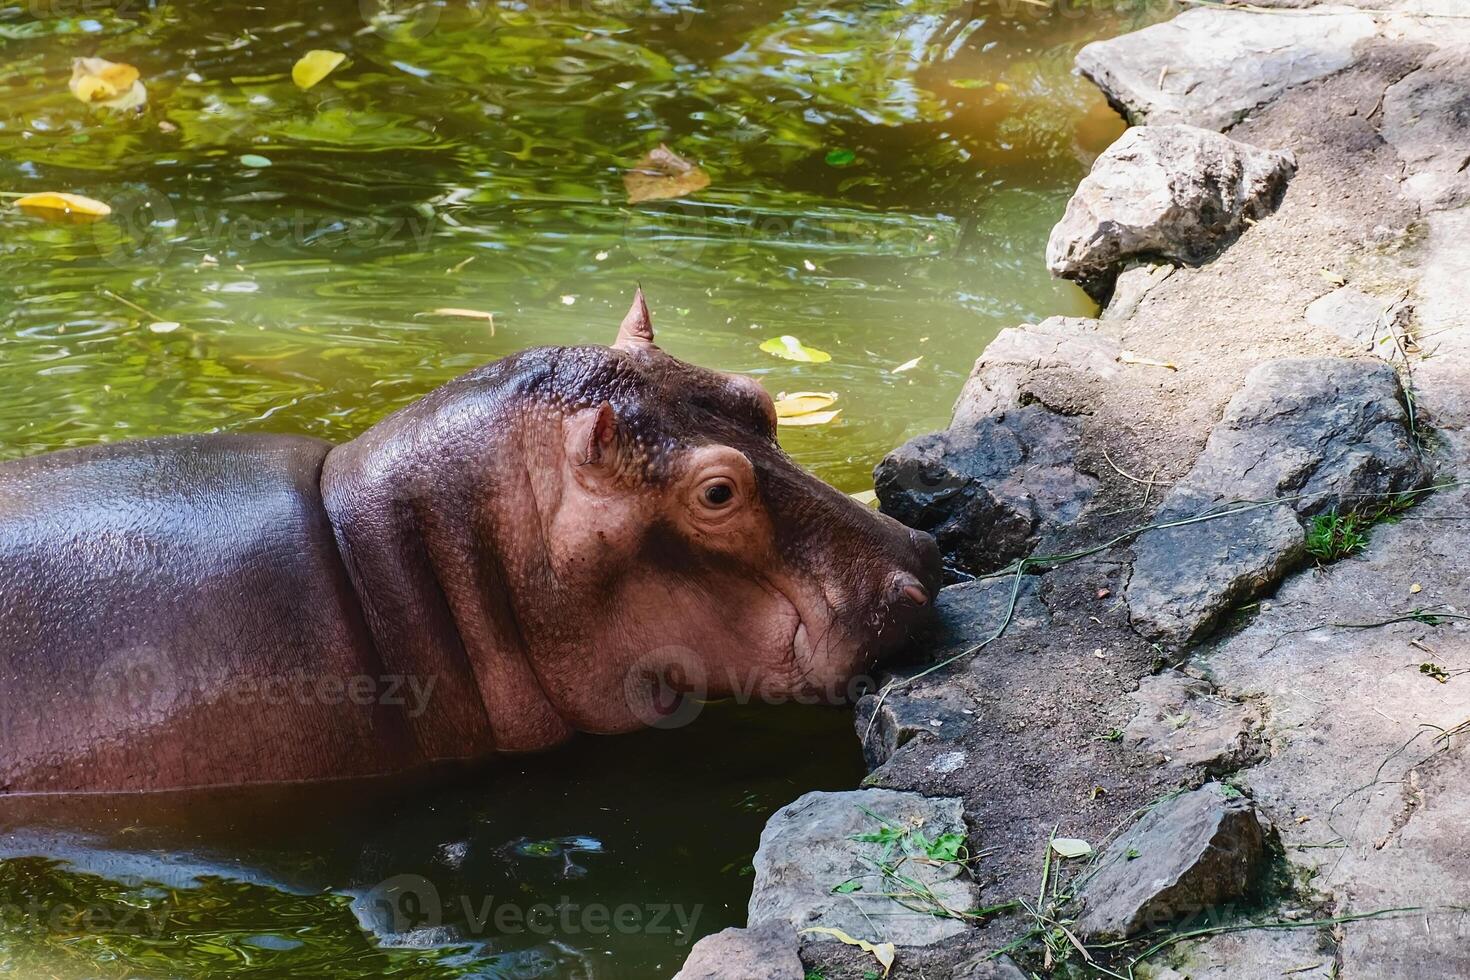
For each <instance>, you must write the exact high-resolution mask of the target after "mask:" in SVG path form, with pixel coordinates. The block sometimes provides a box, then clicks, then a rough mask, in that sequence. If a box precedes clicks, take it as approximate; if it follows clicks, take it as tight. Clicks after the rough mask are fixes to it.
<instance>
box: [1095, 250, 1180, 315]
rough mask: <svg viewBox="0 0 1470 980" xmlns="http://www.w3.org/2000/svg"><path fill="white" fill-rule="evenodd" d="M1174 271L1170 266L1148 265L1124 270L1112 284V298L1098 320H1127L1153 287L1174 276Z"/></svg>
mask: <svg viewBox="0 0 1470 980" xmlns="http://www.w3.org/2000/svg"><path fill="white" fill-rule="evenodd" d="M1174 269H1175V266H1172V265H1151V264H1148V263H1145V264H1142V265H1134V266H1130V267H1129V268H1126V269H1124V270H1123V271H1122V272H1121V273H1119V274H1118V279H1117V281H1116V282H1115V283H1113V295H1112V298H1111V299H1109V300H1108V305H1107V308H1106V309H1104V310H1103V311H1102V315H1101V316H1100V317H1099V319H1102V320H1126V319H1128V318H1129V317H1130V316H1132V315H1133V314H1135V313H1137V312H1138V306H1139V304H1140V303H1142V302H1143V298H1144V297H1145V296H1147V295H1148V294H1149V293H1150V292H1151V291H1152V290H1153V288H1154V287H1155V286H1157V285H1158V284H1159V283H1161V282H1163V281H1164V280H1165V279H1168V278H1169V277H1170V276H1172V275H1173V274H1174Z"/></svg>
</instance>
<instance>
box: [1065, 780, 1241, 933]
mask: <svg viewBox="0 0 1470 980" xmlns="http://www.w3.org/2000/svg"><path fill="white" fill-rule="evenodd" d="M1266 865H1267V858H1266V831H1265V829H1264V828H1263V827H1262V826H1261V821H1260V819H1259V818H1258V817H1257V815H1256V810H1255V806H1254V805H1253V804H1252V803H1251V801H1250V800H1248V799H1246V798H1245V797H1244V796H1241V795H1240V793H1239V792H1238V791H1234V790H1228V789H1227V788H1226V787H1224V786H1222V785H1221V784H1219V783H1207V784H1205V785H1204V786H1202V787H1200V788H1199V789H1197V790H1194V791H1193V792H1189V793H1184V794H1181V795H1179V796H1176V797H1174V798H1173V799H1170V800H1165V801H1164V802H1163V803H1160V804H1159V805H1157V806H1155V807H1154V808H1153V809H1152V810H1150V811H1149V812H1148V813H1146V814H1145V815H1144V816H1143V817H1142V818H1141V819H1139V821H1138V822H1137V823H1136V824H1134V825H1133V826H1132V827H1130V828H1129V829H1128V830H1127V831H1125V832H1124V833H1123V834H1122V835H1121V836H1120V837H1118V839H1117V840H1115V841H1114V842H1113V843H1112V844H1110V845H1109V846H1108V848H1107V851H1106V852H1105V853H1104V854H1103V855H1102V858H1101V859H1100V860H1099V862H1098V866H1097V868H1096V869H1095V870H1094V871H1092V872H1091V873H1090V874H1089V875H1088V876H1087V878H1086V879H1085V880H1084V881H1083V882H1082V884H1081V886H1080V887H1079V889H1078V893H1077V897H1078V901H1079V902H1080V903H1081V906H1082V913H1081V915H1080V916H1078V918H1077V924H1076V932H1077V933H1078V934H1079V935H1081V936H1084V937H1086V938H1088V939H1107V938H1123V937H1127V936H1133V935H1137V934H1138V933H1140V932H1143V931H1146V930H1149V929H1157V928H1161V927H1163V926H1165V925H1168V924H1169V923H1171V922H1174V921H1176V920H1178V919H1180V918H1183V917H1185V916H1188V915H1193V914H1195V913H1197V912H1201V911H1204V910H1206V909H1209V910H1211V912H1212V913H1214V914H1216V915H1219V914H1220V913H1221V911H1222V907H1223V906H1227V905H1229V904H1230V903H1234V902H1238V901H1240V900H1241V899H1243V898H1245V897H1246V895H1247V894H1248V893H1249V892H1250V891H1251V889H1252V888H1254V887H1255V886H1256V885H1257V884H1258V883H1259V880H1260V877H1261V875H1262V873H1263V872H1264V871H1265V869H1266Z"/></svg>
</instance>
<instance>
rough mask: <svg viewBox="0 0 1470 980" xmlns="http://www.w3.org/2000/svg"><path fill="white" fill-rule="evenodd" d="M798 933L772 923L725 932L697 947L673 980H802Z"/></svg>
mask: <svg viewBox="0 0 1470 980" xmlns="http://www.w3.org/2000/svg"><path fill="white" fill-rule="evenodd" d="M797 945H798V943H797V938H796V930H794V929H792V928H791V926H790V924H788V923H785V922H778V921H771V922H767V923H766V924H764V925H761V926H756V927H755V928H751V929H725V930H724V931H722V932H717V933H715V934H714V935H712V936H705V937H704V938H703V939H701V940H700V941H699V942H697V943H695V944H694V948H693V949H691V950H690V951H689V958H688V959H686V960H685V961H684V968H683V969H681V970H680V971H679V972H678V974H676V975H675V976H674V980H731V978H734V977H739V978H740V980H802V978H803V977H805V976H806V970H805V969H804V968H803V967H802V965H801V957H799V956H797V954H796V949H797Z"/></svg>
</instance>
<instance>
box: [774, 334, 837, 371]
mask: <svg viewBox="0 0 1470 980" xmlns="http://www.w3.org/2000/svg"><path fill="white" fill-rule="evenodd" d="M761 350H763V351H765V352H766V353H767V354H775V355H776V356H777V357H784V358H786V360H788V361H803V362H805V363H807V364H821V363H823V362H825V361H830V360H832V355H831V354H828V353H827V352H826V351H824V350H817V349H816V348H815V347H807V346H806V345H805V344H803V343H802V342H801V341H799V340H797V339H796V338H795V337H792V336H790V335H789V334H788V335H785V336H782V337H772V338H771V339H770V340H767V341H764V342H763V343H762V344H761Z"/></svg>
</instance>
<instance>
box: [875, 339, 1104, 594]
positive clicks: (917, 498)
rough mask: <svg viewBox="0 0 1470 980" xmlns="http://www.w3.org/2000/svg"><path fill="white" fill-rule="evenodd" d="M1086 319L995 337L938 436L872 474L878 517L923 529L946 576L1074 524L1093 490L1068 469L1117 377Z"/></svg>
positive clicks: (995, 562) (1016, 552) (984, 567)
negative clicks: (1083, 418) (1084, 420)
mask: <svg viewBox="0 0 1470 980" xmlns="http://www.w3.org/2000/svg"><path fill="white" fill-rule="evenodd" d="M1119 351H1120V348H1119V346H1118V344H1117V341H1115V340H1112V339H1111V338H1108V337H1104V336H1102V335H1101V334H1099V333H1098V332H1097V323H1096V321H1090V320H1080V319H1068V318H1062V317H1053V318H1051V319H1049V320H1046V321H1043V322H1042V323H1040V324H1035V325H1029V324H1028V325H1026V326H1024V327H1020V328H1017V329H1011V330H1003V331H1001V333H1000V335H999V336H998V337H996V339H995V340H994V341H992V342H991V344H990V346H989V347H987V348H986V349H985V353H984V354H983V355H981V357H980V359H979V361H977V362H976V364H975V369H974V371H973V372H972V373H971V375H970V379H969V381H968V382H967V383H966V385H965V389H964V391H963V392H961V394H960V398H959V401H958V402H957V403H956V406H955V413H954V420H953V421H952V422H951V424H950V427H949V428H948V429H947V430H945V431H944V432H937V433H931V434H928V435H923V436H919V437H917V438H915V439H911V440H909V442H907V443H905V444H904V445H903V446H900V447H899V448H898V449H896V450H894V451H893V452H892V453H890V454H889V455H888V456H887V457H886V458H885V459H884V460H883V461H882V463H880V464H879V465H878V468H877V470H876V471H875V472H874V485H875V487H876V489H877V492H878V500H879V502H880V503H881V505H882V508H883V511H884V512H885V513H887V514H890V515H892V516H894V517H896V518H898V519H899V520H901V521H903V522H904V523H905V524H908V525H909V526H911V527H917V528H919V529H921V530H925V531H929V532H930V533H932V534H934V536H935V537H936V538H937V539H938V541H939V546H940V549H941V550H942V551H943V552H944V553H945V557H946V560H947V561H948V562H949V564H950V565H951V566H952V567H956V568H960V569H965V570H969V571H988V570H990V569H993V568H998V567H1000V566H1003V565H1005V564H1006V563H1007V562H1009V561H1011V560H1013V559H1015V558H1017V557H1020V556H1022V555H1024V554H1026V553H1027V552H1029V551H1030V549H1031V547H1032V546H1033V545H1034V544H1035V542H1036V540H1037V538H1038V537H1039V536H1040V534H1041V533H1043V532H1044V531H1045V530H1047V529H1048V528H1050V527H1053V526H1056V525H1058V524H1064V523H1069V522H1071V521H1073V520H1075V519H1076V517H1077V515H1078V514H1080V513H1081V511H1082V508H1083V507H1084V506H1086V504H1087V503H1088V502H1089V501H1090V500H1091V499H1092V497H1093V495H1094V494H1095V493H1096V491H1097V487H1098V482H1097V480H1095V479H1093V478H1092V477H1090V476H1086V475H1084V474H1081V473H1079V472H1078V471H1077V469H1076V459H1075V452H1076V446H1077V438H1078V432H1079V430H1080V421H1079V420H1078V419H1076V418H1073V417H1072V414H1073V413H1077V412H1082V411H1085V410H1087V408H1088V407H1089V405H1090V403H1091V402H1092V401H1093V400H1095V399H1096V397H1097V396H1098V393H1099V392H1100V391H1101V389H1102V386H1103V385H1105V384H1106V383H1107V382H1108V381H1109V380H1111V379H1112V378H1113V377H1114V376H1115V375H1116V374H1117V373H1118V372H1119V370H1120V368H1119V365H1118V362H1117V357H1118V353H1119Z"/></svg>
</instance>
